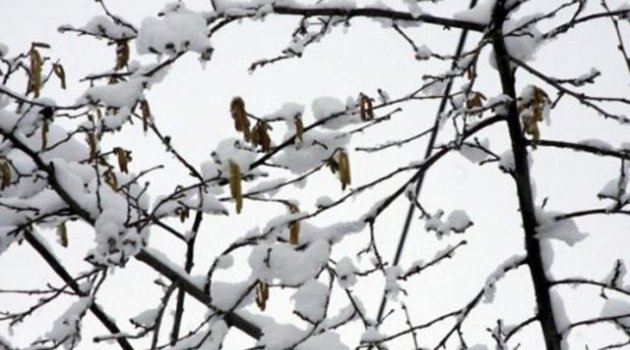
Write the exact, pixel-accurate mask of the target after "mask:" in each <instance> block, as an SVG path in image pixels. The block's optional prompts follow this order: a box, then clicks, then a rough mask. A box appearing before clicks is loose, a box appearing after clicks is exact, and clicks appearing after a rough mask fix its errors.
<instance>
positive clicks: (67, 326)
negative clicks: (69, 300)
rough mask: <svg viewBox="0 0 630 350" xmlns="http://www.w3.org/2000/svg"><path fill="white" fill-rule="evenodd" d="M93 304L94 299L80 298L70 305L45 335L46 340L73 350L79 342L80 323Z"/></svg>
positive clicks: (67, 349)
mask: <svg viewBox="0 0 630 350" xmlns="http://www.w3.org/2000/svg"><path fill="white" fill-rule="evenodd" d="M93 302H94V299H93V298H92V297H91V296H90V297H85V298H81V299H79V300H78V301H76V302H74V303H73V304H72V305H70V307H69V308H68V309H67V310H66V311H65V312H64V313H63V314H62V315H61V316H60V317H59V318H58V319H57V320H55V322H54V323H53V327H52V329H51V330H50V331H49V332H48V333H46V338H47V339H50V340H51V341H53V342H54V343H57V344H60V345H61V346H63V348H64V349H66V350H69V349H74V348H75V347H76V346H77V345H78V343H79V342H80V341H81V321H82V320H83V317H84V316H85V314H86V313H87V310H88V308H89V307H90V306H91V305H92V303H93Z"/></svg>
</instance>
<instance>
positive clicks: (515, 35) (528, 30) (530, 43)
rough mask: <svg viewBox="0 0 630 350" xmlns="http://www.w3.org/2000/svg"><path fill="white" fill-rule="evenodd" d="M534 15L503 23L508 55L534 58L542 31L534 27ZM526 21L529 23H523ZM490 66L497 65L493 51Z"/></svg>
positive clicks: (526, 59) (540, 41) (525, 60)
mask: <svg viewBox="0 0 630 350" xmlns="http://www.w3.org/2000/svg"><path fill="white" fill-rule="evenodd" d="M488 1H493V0H488ZM493 2H494V1H493ZM535 16H537V15H531V16H524V17H522V18H520V19H518V20H507V21H505V22H504V23H503V33H504V34H506V35H505V37H504V38H505V47H506V49H507V52H508V53H509V54H510V56H512V57H514V58H516V59H518V60H520V61H523V62H527V61H530V60H532V59H534V58H535V56H536V51H537V50H538V47H539V45H540V44H541V43H542V33H541V32H540V31H539V30H538V29H537V28H536V27H535V23H537V21H532V18H533V17H535ZM530 22H531V23H530ZM527 23H529V24H528V25H525V24H527ZM517 29H518V30H517ZM490 66H492V67H493V68H495V69H496V67H497V62H496V57H495V54H494V53H493V54H491V55H490Z"/></svg>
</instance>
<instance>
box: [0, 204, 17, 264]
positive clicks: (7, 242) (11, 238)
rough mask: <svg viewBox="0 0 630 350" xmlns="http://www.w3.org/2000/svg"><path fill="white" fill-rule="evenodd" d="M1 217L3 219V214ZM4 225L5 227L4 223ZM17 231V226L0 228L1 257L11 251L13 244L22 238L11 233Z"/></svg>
mask: <svg viewBox="0 0 630 350" xmlns="http://www.w3.org/2000/svg"><path fill="white" fill-rule="evenodd" d="M0 217H2V214H1V212H0ZM0 221H2V220H0ZM2 225H4V222H3V224H2ZM15 229H16V227H15V226H0V255H2V253H4V252H5V251H6V250H7V249H9V247H10V246H11V244H12V243H13V242H15V241H17V240H18V239H19V238H20V237H21V234H17V233H11V232H12V231H13V230H15Z"/></svg>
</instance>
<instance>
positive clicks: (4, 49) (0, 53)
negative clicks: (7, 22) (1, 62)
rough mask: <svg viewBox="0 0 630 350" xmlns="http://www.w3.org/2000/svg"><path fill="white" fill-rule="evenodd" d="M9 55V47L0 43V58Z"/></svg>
mask: <svg viewBox="0 0 630 350" xmlns="http://www.w3.org/2000/svg"><path fill="white" fill-rule="evenodd" d="M8 54H9V47H8V46H7V45H5V44H3V43H0V58H2V57H5V56H6V55H8Z"/></svg>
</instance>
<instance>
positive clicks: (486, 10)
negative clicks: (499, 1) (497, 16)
mask: <svg viewBox="0 0 630 350" xmlns="http://www.w3.org/2000/svg"><path fill="white" fill-rule="evenodd" d="M495 3H496V0H484V1H481V2H479V3H477V5H475V7H473V8H471V9H467V10H463V11H459V12H456V13H455V14H454V15H453V18H455V19H458V20H460V21H467V22H473V23H478V24H484V25H487V24H489V23H490V20H491V19H492V10H493V9H494V5H495Z"/></svg>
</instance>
